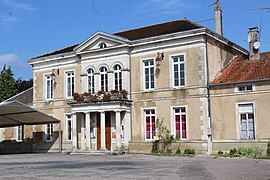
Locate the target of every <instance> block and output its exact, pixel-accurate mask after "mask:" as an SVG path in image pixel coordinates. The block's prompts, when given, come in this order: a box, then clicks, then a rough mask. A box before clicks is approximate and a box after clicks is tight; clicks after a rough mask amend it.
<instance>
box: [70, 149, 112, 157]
mask: <svg viewBox="0 0 270 180" xmlns="http://www.w3.org/2000/svg"><path fill="white" fill-rule="evenodd" d="M70 154H71V155H93V156H105V155H111V154H112V152H111V151H80V150H77V151H73V152H71V153H70Z"/></svg>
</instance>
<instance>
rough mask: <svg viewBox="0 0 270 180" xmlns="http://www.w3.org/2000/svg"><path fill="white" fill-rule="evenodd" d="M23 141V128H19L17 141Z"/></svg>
mask: <svg viewBox="0 0 270 180" xmlns="http://www.w3.org/2000/svg"><path fill="white" fill-rule="evenodd" d="M22 140H23V126H18V127H17V141H22Z"/></svg>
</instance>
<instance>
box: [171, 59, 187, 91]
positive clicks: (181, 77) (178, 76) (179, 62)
mask: <svg viewBox="0 0 270 180" xmlns="http://www.w3.org/2000/svg"><path fill="white" fill-rule="evenodd" d="M172 60H173V87H182V86H185V84H186V82H185V57H184V55H180V56H173V57H172Z"/></svg>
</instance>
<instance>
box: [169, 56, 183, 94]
mask: <svg viewBox="0 0 270 180" xmlns="http://www.w3.org/2000/svg"><path fill="white" fill-rule="evenodd" d="M179 56H183V57H184V61H183V62H182V63H181V62H180V61H179V62H178V63H177V64H178V66H179V67H178V71H179V72H178V75H179V80H178V81H179V82H178V83H179V85H178V86H176V85H175V78H174V65H175V64H176V63H174V59H173V58H174V57H179ZM186 62H187V57H186V53H177V54H171V55H170V64H171V78H170V79H171V87H172V88H174V89H180V88H183V87H186V86H187V68H186V67H187V65H186ZM181 64H184V83H185V84H184V85H181V78H180V65H181Z"/></svg>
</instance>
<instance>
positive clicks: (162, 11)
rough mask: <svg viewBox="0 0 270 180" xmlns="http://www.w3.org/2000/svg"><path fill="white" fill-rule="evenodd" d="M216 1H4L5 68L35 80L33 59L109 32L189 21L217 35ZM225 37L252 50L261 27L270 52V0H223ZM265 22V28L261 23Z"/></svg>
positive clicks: (0, 52) (0, 41)
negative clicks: (253, 32) (252, 30)
mask: <svg viewBox="0 0 270 180" xmlns="http://www.w3.org/2000/svg"><path fill="white" fill-rule="evenodd" d="M214 2H215V0H0V68H2V66H3V65H4V64H6V65H8V66H11V68H12V70H13V73H14V75H15V78H22V79H29V78H32V67H31V66H30V65H29V64H28V60H29V59H30V58H31V57H34V56H37V55H40V54H43V53H46V52H50V51H54V50H57V49H61V48H63V47H66V46H69V45H73V44H76V43H80V42H82V41H83V40H85V39H86V38H88V37H90V36H91V35H92V34H94V33H95V32H96V31H98V30H101V31H105V32H108V33H113V32H118V31H122V30H128V29H132V28H136V27H142V26H147V25H151V24H157V23H161V22H166V21H172V20H177V19H183V18H184V17H186V18H188V19H190V20H192V21H194V22H200V24H202V25H204V26H206V27H207V28H209V29H211V30H214V21H206V22H202V21H204V20H208V19H213V18H214V6H210V7H209V5H211V4H213V3H214ZM221 4H222V8H223V20H224V21H223V23H224V36H225V37H226V38H228V39H229V40H231V41H233V42H235V43H237V44H239V45H241V46H242V47H244V48H246V49H247V48H248V44H247V32H248V28H249V27H254V26H260V24H261V27H262V32H261V33H262V34H261V48H262V51H270V12H260V11H255V10H250V9H256V8H269V7H270V0H221ZM260 22H261V23H260Z"/></svg>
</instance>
